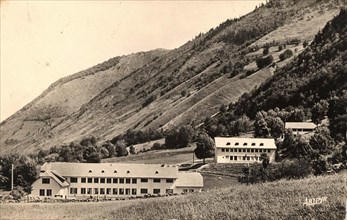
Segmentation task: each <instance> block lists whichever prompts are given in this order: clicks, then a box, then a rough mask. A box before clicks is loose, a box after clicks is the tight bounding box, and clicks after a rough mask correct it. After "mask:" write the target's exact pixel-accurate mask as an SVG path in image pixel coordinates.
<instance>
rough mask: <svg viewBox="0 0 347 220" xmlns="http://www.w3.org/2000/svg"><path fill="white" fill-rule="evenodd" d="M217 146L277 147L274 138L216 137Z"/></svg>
mask: <svg viewBox="0 0 347 220" xmlns="http://www.w3.org/2000/svg"><path fill="white" fill-rule="evenodd" d="M214 141H215V144H216V148H246V149H247V148H249V149H276V144H275V140H274V139H273V138H240V137H215V138H214Z"/></svg>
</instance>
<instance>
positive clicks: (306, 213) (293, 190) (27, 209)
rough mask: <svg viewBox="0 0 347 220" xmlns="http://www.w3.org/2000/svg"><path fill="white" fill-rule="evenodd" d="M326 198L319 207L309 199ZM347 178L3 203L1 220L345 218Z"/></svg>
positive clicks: (337, 177)
mask: <svg viewBox="0 0 347 220" xmlns="http://www.w3.org/2000/svg"><path fill="white" fill-rule="evenodd" d="M324 196H326V197H327V201H326V202H323V203H322V204H319V205H315V206H305V205H303V202H304V201H305V198H317V197H324ZM345 202H346V175H342V174H339V175H333V176H321V177H311V178H307V179H303V180H292V181H284V180H282V181H278V182H273V183H266V184H259V185H250V186H246V185H236V186H234V187H229V188H224V189H218V190H210V191H208V192H203V193H200V194H193V195H188V196H177V197H165V198H153V199H147V200H130V201H115V202H100V203H68V204H61V203H56V204H1V217H0V218H1V219H344V218H345Z"/></svg>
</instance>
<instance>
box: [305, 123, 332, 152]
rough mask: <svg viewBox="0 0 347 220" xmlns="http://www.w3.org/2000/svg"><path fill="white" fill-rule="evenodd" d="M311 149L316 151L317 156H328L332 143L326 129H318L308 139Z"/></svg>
mask: <svg viewBox="0 0 347 220" xmlns="http://www.w3.org/2000/svg"><path fill="white" fill-rule="evenodd" d="M310 145H311V147H312V149H314V150H317V151H318V153H319V154H325V155H326V154H328V153H329V152H330V150H331V149H332V148H333V145H334V141H333V139H332V138H331V136H330V132H329V130H328V129H327V128H326V127H321V128H318V129H317V130H316V131H315V133H314V135H313V136H312V137H311V138H310Z"/></svg>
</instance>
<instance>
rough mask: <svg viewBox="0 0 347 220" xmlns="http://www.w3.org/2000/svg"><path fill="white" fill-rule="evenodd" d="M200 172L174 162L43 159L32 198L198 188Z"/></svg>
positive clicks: (96, 195)
mask: <svg viewBox="0 0 347 220" xmlns="http://www.w3.org/2000/svg"><path fill="white" fill-rule="evenodd" d="M202 187H203V177H202V176H201V174H200V173H196V172H194V173H188V172H179V171H178V166H176V165H165V164H117V163H63V162H55V163H45V164H44V165H42V167H41V171H40V176H39V178H38V179H37V180H36V181H35V182H34V183H33V185H32V192H31V195H30V197H33V198H47V197H48V198H67V199H71V198H76V199H78V198H112V197H130V196H133V197H134V196H144V195H148V194H152V195H154V194H161V195H163V194H174V193H191V192H200V191H201V189H202Z"/></svg>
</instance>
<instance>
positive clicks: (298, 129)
mask: <svg viewBox="0 0 347 220" xmlns="http://www.w3.org/2000/svg"><path fill="white" fill-rule="evenodd" d="M292 130H293V132H300V131H301V132H312V131H314V129H309V128H306V129H301V128H293V129H292Z"/></svg>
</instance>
